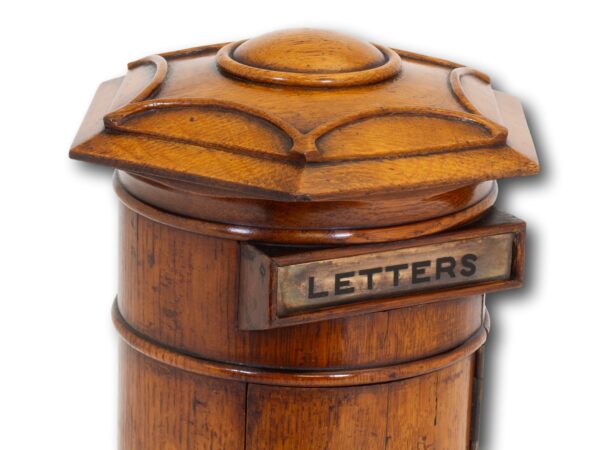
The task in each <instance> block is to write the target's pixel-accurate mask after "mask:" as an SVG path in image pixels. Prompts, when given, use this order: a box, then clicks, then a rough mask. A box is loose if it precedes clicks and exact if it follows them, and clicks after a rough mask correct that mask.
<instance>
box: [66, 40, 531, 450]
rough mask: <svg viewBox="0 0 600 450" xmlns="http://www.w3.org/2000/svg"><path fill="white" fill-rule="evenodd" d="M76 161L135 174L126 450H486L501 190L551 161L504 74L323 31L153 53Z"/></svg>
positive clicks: (108, 103) (114, 94)
mask: <svg viewBox="0 0 600 450" xmlns="http://www.w3.org/2000/svg"><path fill="white" fill-rule="evenodd" d="M70 154H71V157H73V158H76V159H81V160H85V161H90V162H94V163H100V164H107V165H110V166H113V167H115V168H116V171H115V175H114V187H115V189H116V192H117V194H118V196H119V198H120V199H121V210H120V244H119V245H120V280H119V291H118V295H117V299H116V301H115V304H114V309H113V316H114V322H115V324H116V327H117V329H118V331H119V333H120V335H121V337H122V340H121V362H120V372H121V374H120V438H119V440H120V449H122V450H198V449H212V450H220V449H223V450H225V449H226V450H232V449H239V450H242V449H247V450H259V449H264V450H273V449H289V450H307V449H308V450H323V449H330V450H338V449H339V450H347V449H374V450H377V449H381V450H383V449H387V450H393V449H399V450H400V449H401V450H413V449H440V450H441V449H444V450H459V449H461V450H464V449H467V448H476V447H477V441H478V437H477V428H478V427H477V421H478V415H479V402H480V398H481V382H482V373H483V372H482V362H483V347H484V343H485V340H486V336H487V334H488V331H489V319H488V315H487V312H486V308H485V293H487V292H491V291H497V290H500V289H507V288H513V287H518V286H519V285H520V284H521V282H522V280H523V257H524V252H523V249H524V247H523V242H524V241H523V240H524V233H525V229H524V223H523V222H522V221H521V220H519V219H517V218H515V217H513V216H511V215H509V214H506V213H503V212H500V211H497V210H496V209H494V207H493V205H494V201H495V199H496V196H497V183H496V180H497V179H499V178H506V177H512V176H520V175H529V174H534V173H536V172H537V171H538V162H537V158H536V154H535V149H534V147H533V143H532V140H531V137H530V134H529V132H528V129H527V124H526V121H525V118H524V115H523V111H522V109H521V107H520V105H519V103H518V101H517V100H515V99H514V98H513V97H511V96H509V95H506V94H504V93H501V92H498V91H496V90H494V89H492V87H491V85H490V80H489V78H488V77H487V76H486V75H485V74H483V73H481V72H478V71H476V70H473V69H470V68H467V67H463V66H460V65H458V64H454V63H452V62H449V61H444V60H440V59H436V58H431V57H427V56H422V55H418V54H414V53H410V52H405V51H400V50H394V49H390V48H387V47H384V46H380V45H375V44H370V43H367V42H363V41H361V40H358V39H355V38H353V37H350V36H347V35H343V34H339V33H335V32H330V31H321V30H310V29H309V30H307V29H302V30H287V31H280V32H275V33H271V34H267V35H264V36H260V37H257V38H254V39H250V40H246V41H242V42H233V43H229V44H226V45H208V46H204V47H198V48H191V49H187V50H182V51H177V52H171V53H165V54H161V55H153V56H150V57H147V58H143V59H140V60H138V61H135V62H133V63H130V64H129V71H128V72H127V74H126V75H125V76H124V77H122V78H118V79H114V80H110V81H107V82H105V83H104V84H102V85H101V86H100V88H99V90H98V93H97V94H96V97H95V99H94V102H93V104H92V107H91V108H90V111H89V113H88V114H87V116H86V118H85V120H84V122H83V125H82V127H81V130H80V131H79V134H78V136H77V138H76V140H75V143H74V145H73V148H72V149H71V153H70Z"/></svg>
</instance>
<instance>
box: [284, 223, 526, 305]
mask: <svg viewBox="0 0 600 450" xmlns="http://www.w3.org/2000/svg"><path fill="white" fill-rule="evenodd" d="M513 241H514V234H513V233H505V234H498V235H495V236H485V237H481V238H472V239H463V240H460V241H451V242H442V243H440V244H431V245H422V246H418V247H411V248H403V249H398V250H390V251H382V252H375V253H371V254H367V255H358V256H349V257H346V258H335V259H328V260H324V261H315V262H309V263H303V264H292V265H289V266H283V267H277V269H276V270H277V274H276V276H277V315H278V316H280V317H281V316H286V315H288V314H292V313H295V312H298V311H309V310H314V309H319V308H322V307H324V306H333V305H338V304H341V303H348V302H353V301H357V300H367V299H372V298H377V297H383V296H387V297H390V296H398V295H404V294H408V293H412V292H420V291H427V290H432V289H439V288H444V287H448V286H455V285H466V284H471V283H477V282H482V281H495V280H507V279H508V278H510V272H511V262H512V246H513Z"/></svg>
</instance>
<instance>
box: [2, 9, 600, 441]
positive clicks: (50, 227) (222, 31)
mask: <svg viewBox="0 0 600 450" xmlns="http://www.w3.org/2000/svg"><path fill="white" fill-rule="evenodd" d="M594 3H595V2H592V1H571V2H560V3H559V2H533V1H532V2H526V1H524V0H521V1H506V0H505V1H496V2H493V3H492V2H484V1H473V2H469V1H457V0H454V1H451V2H450V1H445V2H439V3H435V2H424V1H421V2H420V1H411V2H400V1H397V2H377V1H369V2H360V3H356V4H352V2H350V1H347V0H346V1H326V0H321V1H307V0H305V1H302V2H293V3H292V2H290V3H286V2H284V1H282V0H280V1H277V2H258V1H245V2H218V1H213V2H210V3H209V2H202V1H196V2H178V1H173V0H171V1H169V2H167V1H162V2H156V1H145V2H139V3H136V2H126V1H124V0H121V1H112V0H103V1H87V2H85V1H79V2H64V1H62V2H61V1H43V2H42V1H40V2H26V1H20V2H16V1H15V2H2V3H1V6H0V49H1V52H0V146H1V147H0V165H1V174H0V193H1V194H0V195H1V197H0V198H1V200H2V204H1V207H0V214H1V215H2V219H1V221H0V227H1V228H0V230H1V232H0V239H1V242H0V244H1V246H0V252H1V254H0V256H1V257H0V282H1V283H2V284H1V289H0V301H1V309H0V349H1V352H0V415H1V416H2V417H0V449H2V450H21V449H28V450H29V449H31V450H34V449H35V450H37V449H60V450H82V449H86V450H94V449H98V450H100V449H102V450H107V449H112V448H116V410H117V403H116V395H117V394H116V393H117V377H116V374H117V366H116V357H117V355H116V349H117V338H116V332H114V331H113V328H112V324H111V322H110V318H109V316H110V306H111V303H112V300H113V297H114V295H115V292H116V287H117V286H116V284H117V255H116V251H117V247H116V246H117V228H116V225H117V220H116V214H117V201H116V199H115V195H114V194H113V192H112V188H111V171H110V170H108V169H104V168H97V167H93V166H90V165H86V164H84V163H80V162H75V161H71V160H69V159H68V158H67V151H68V149H69V145H70V143H71V140H72V138H73V137H74V135H75V132H76V131H77V128H78V126H79V124H80V121H81V119H82V118H83V115H84V113H85V111H86V109H87V107H88V105H89V103H90V101H91V99H92V96H93V94H94V91H95V89H96V87H97V85H98V84H99V83H100V82H101V81H103V80H106V79H109V78H113V77H116V76H120V75H122V74H124V72H125V69H126V66H125V64H126V63H127V62H128V61H132V60H134V59H137V58H139V57H142V56H145V55H148V54H151V53H156V52H162V51H168V50H175V49H180V48H185V47H191V46H195V45H200V44H209V43H215V42H223V41H230V40H238V39H243V38H247V37H251V36H254V35H258V34H261V33H263V32H267V31H271V30H274V29H279V28H286V27H297V26H314V27H324V28H332V29H336V30H339V31H345V32H350V33H353V34H355V35H357V36H359V37H363V38H365V39H369V40H371V41H374V42H378V43H381V44H384V45H389V46H393V47H397V48H402V49H406V50H411V51H415V52H419V53H424V54H429V55H433V56H438V57H442V58H446V59H450V60H453V61H456V62H459V63H462V64H466V65H469V66H472V67H475V68H477V69H480V70H482V71H484V72H486V73H488V74H490V75H491V76H492V79H493V80H494V86H495V87H496V88H498V89H501V90H504V91H506V92H509V93H511V94H513V95H515V96H517V97H519V98H520V99H521V100H522V101H523V104H524V107H525V110H526V114H527V117H528V120H529V125H530V128H531V130H532V133H533V136H534V140H535V142H536V145H537V149H538V153H539V156H540V160H541V164H542V174H541V175H540V176H537V177H533V178H529V179H520V180H509V181H505V182H502V183H501V185H500V187H501V191H500V199H499V205H500V206H501V207H502V208H503V209H505V210H507V211H509V212H511V213H513V214H515V215H518V216H519V217H521V218H523V219H525V220H527V222H528V231H529V237H528V239H529V241H528V252H529V254H528V261H527V282H526V287H525V288H524V289H522V290H520V291H514V292H510V293H503V294H496V295H491V296H490V297H489V300H488V304H489V307H490V310H491V314H492V336H491V338H490V341H489V346H488V366H487V368H486V369H487V374H486V375H487V380H486V383H487V384H486V390H485V410H484V417H483V429H482V445H481V448H482V449H483V450H492V449H493V450H507V449H510V450H515V449H517V450H518V449H593V448H600V444H599V443H598V434H597V428H598V422H599V419H600V413H599V412H598V411H599V410H598V405H599V404H600V392H599V382H598V371H597V369H598V358H599V356H600V351H599V350H598V344H599V338H598V333H599V330H598V328H599V326H598V315H599V313H600V294H599V293H598V291H599V290H600V287H599V286H598V281H599V280H600V248H599V247H600V245H599V238H598V236H599V233H598V223H599V217H598V194H599V193H600V192H599V188H598V178H599V176H600V167H599V166H600V164H599V163H600V144H599V141H598V133H599V129H600V120H599V119H600V113H599V109H598V106H599V105H600V94H599V92H600V90H599V89H600V88H599V86H600V80H599V78H598V77H599V73H600V64H599V61H600V57H599V54H600V51H599V50H600V45H599V44H598V43H599V42H600V32H599V31H598V24H597V21H598V11H595V12H594V11H593V7H594V6H596V5H595V4H594ZM555 5H556V6H555ZM558 5H560V6H558ZM139 450H144V449H139ZM216 450H217V449H216ZM299 450H304V449H299ZM315 450H322V449H315ZM360 450H362V449H360ZM437 450H444V449H437Z"/></svg>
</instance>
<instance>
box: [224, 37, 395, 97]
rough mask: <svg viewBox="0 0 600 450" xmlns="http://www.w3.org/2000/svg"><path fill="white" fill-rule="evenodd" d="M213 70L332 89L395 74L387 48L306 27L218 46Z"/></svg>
mask: <svg viewBox="0 0 600 450" xmlns="http://www.w3.org/2000/svg"><path fill="white" fill-rule="evenodd" d="M217 64H218V66H219V68H220V69H221V70H223V71H225V72H227V73H230V74H232V75H234V76H237V77H240V78H244V79H248V80H252V81H258V82H263V83H274V84H285V85H292V86H319V87H338V86H353V85H356V86H358V85H364V84H371V83H377V82H379V81H383V80H386V79H388V78H391V77H393V76H395V75H397V74H398V73H399V71H400V65H401V62H400V57H399V56H398V54H397V53H395V52H393V51H392V50H390V49H388V48H385V47H380V46H376V45H373V44H370V43H368V42H365V41H362V40H360V39H356V38H354V37H352V36H348V35H346V34H343V33H337V32H334V31H326V30H317V29H310V28H301V29H291V30H283V31H276V32H273V33H268V34H265V35H262V36H259V37H256V38H253V39H250V40H247V41H242V42H234V43H231V44H228V45H226V46H225V47H223V48H222V49H221V50H220V51H219V53H218V55H217Z"/></svg>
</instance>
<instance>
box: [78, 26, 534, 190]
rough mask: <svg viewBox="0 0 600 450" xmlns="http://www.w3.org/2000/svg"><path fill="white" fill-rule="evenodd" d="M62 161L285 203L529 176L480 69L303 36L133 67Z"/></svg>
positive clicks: (111, 87)
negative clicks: (68, 159)
mask: <svg viewBox="0 0 600 450" xmlns="http://www.w3.org/2000/svg"><path fill="white" fill-rule="evenodd" d="M70 155H71V157H73V158H76V159H81V160H86V161H91V162H97V163H102V164H108V165H111V166H114V167H117V168H120V169H124V170H126V171H129V172H133V173H138V174H141V175H146V176H159V177H165V178H170V179H173V180H177V181H186V182H191V183H195V184H198V185H202V186H208V187H211V188H218V189H225V190H227V191H229V192H238V193H240V194H242V195H244V196H252V195H256V196H259V197H261V198H270V199H274V200H292V201H293V200H303V201H310V200H326V199H340V198H341V199H355V198H362V197H364V196H365V195H372V194H373V195H381V194H382V193H385V195H390V196H393V195H400V194H401V193H402V192H405V191H412V190H417V189H425V188H433V187H436V188H437V187H442V186H460V185H467V184H469V183H475V182H478V181H484V180H494V179H498V178H503V177H510V176H517V175H529V174H533V173H536V172H537V171H538V161H537V157H536V154H535V149H534V146H533V143H532V140H531V136H530V134H529V131H528V128H527V124H526V121H525V118H524V115H523V112H522V109H521V107H520V105H519V103H518V102H517V101H516V100H515V99H514V98H512V97H510V96H508V95H506V94H502V93H499V92H497V91H495V90H493V89H492V87H491V85H490V80H489V78H488V77H487V76H486V75H484V74H482V73H481V72H478V71H476V70H473V69H469V68H466V67H463V66H460V65H458V64H454V63H451V62H448V61H443V60H439V59H435V58H430V57H426V56H421V55H417V54H413V53H409V52H404V51H399V50H391V49H389V48H387V47H383V46H379V45H374V44H370V43H368V42H365V41H363V40H360V39H356V38H354V37H351V36H347V35H344V34H340V33H335V32H330V31H322V30H312V29H298V30H286V31H279V32H274V33H270V34H266V35H264V36H260V37H257V38H254V39H250V40H247V41H242V42H234V43H230V44H226V45H221V44H219V45H209V46H204V47H198V48H192V49H187V50H182V51H178V52H172V53H165V54H161V55H154V56H150V57H147V58H144V59H141V60H139V61H135V62H133V63H130V64H129V72H128V73H127V75H126V76H125V77H123V78H118V79H115V80H111V81H108V82H106V83H104V84H103V85H101V87H100V88H99V90H98V93H97V95H96V97H95V99H94V102H93V103H92V106H91V108H90V111H89V112H88V114H87V116H86V118H85V120H84V123H83V125H82V127H81V129H80V131H79V134H78V136H77V137H76V139H75V142H74V145H73V147H72V149H71V153H70Z"/></svg>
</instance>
